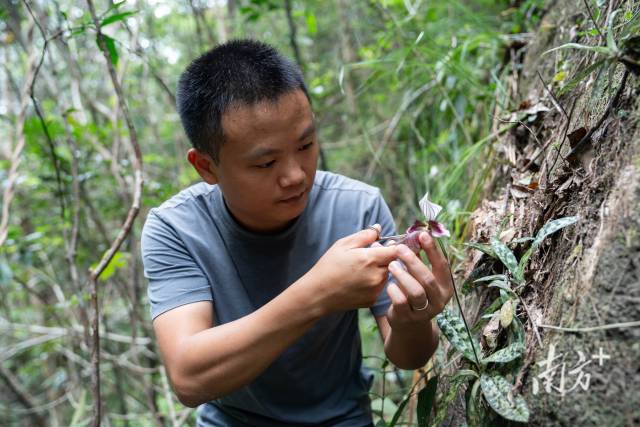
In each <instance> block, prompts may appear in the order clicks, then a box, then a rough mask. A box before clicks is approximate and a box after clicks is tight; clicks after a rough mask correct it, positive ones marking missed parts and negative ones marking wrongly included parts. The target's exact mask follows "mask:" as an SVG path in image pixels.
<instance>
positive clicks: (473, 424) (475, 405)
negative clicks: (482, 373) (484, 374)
mask: <svg viewBox="0 0 640 427" xmlns="http://www.w3.org/2000/svg"><path fill="white" fill-rule="evenodd" d="M483 409H484V408H483V406H482V395H481V394H480V379H479V378H478V379H477V380H476V381H474V383H473V385H472V386H471V391H470V392H469V393H468V396H467V424H468V426H469V427H481V426H484V425H485V423H484V417H483V413H482V412H483Z"/></svg>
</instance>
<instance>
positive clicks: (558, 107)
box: [536, 71, 569, 120]
mask: <svg viewBox="0 0 640 427" xmlns="http://www.w3.org/2000/svg"><path fill="white" fill-rule="evenodd" d="M536 73H537V74H538V78H539V79H540V82H542V87H544V90H545V91H546V92H547V93H548V94H549V96H550V97H551V103H552V104H553V106H554V107H556V109H557V110H558V111H559V112H560V113H562V114H563V115H564V117H565V118H566V119H567V120H569V116H568V115H567V112H566V111H565V109H564V108H562V105H560V103H559V102H558V98H556V96H555V95H554V94H553V92H551V89H549V86H547V84H546V83H545V82H544V79H543V78H542V75H541V74H540V71H536Z"/></svg>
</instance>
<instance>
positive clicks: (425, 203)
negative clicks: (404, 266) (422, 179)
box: [390, 193, 450, 253]
mask: <svg viewBox="0 0 640 427" xmlns="http://www.w3.org/2000/svg"><path fill="white" fill-rule="evenodd" d="M418 204H419V206H420V210H421V211H422V214H423V215H424V218H425V221H420V220H416V221H415V222H414V223H413V225H412V226H411V227H409V228H407V231H406V233H405V234H404V235H400V236H397V237H402V238H401V239H400V241H398V242H397V243H402V244H404V245H406V246H408V247H409V249H411V250H412V251H413V252H415V253H418V252H420V249H421V248H422V247H421V246H420V241H419V240H418V236H420V232H422V231H428V232H430V233H431V235H432V236H433V237H436V238H437V237H449V236H450V233H449V230H447V228H446V227H445V226H444V224H442V223H441V222H438V221H436V217H437V216H438V214H439V213H440V211H441V210H442V206H440V205H437V204H435V203H433V202H430V201H429V193H426V194H425V195H424V197H422V199H420V202H418ZM390 237H396V236H390Z"/></svg>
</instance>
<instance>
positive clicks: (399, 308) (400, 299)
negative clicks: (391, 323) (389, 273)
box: [387, 283, 411, 317]
mask: <svg viewBox="0 0 640 427" xmlns="http://www.w3.org/2000/svg"><path fill="white" fill-rule="evenodd" d="M387 295H389V299H390V300H391V304H392V308H393V313H394V315H395V316H401V317H407V316H409V315H410V312H411V307H409V300H407V297H406V296H405V294H404V293H403V292H402V291H401V290H400V288H399V287H398V285H396V284H395V283H389V284H388V285H387Z"/></svg>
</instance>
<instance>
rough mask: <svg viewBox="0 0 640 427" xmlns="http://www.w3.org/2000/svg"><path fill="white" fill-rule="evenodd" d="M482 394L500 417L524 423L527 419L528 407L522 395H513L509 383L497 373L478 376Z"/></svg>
mask: <svg viewBox="0 0 640 427" xmlns="http://www.w3.org/2000/svg"><path fill="white" fill-rule="evenodd" d="M480 387H481V388H482V394H483V395H484V397H485V399H487V402H488V403H489V405H490V406H491V408H492V409H493V410H494V411H496V412H497V413H498V414H500V415H501V416H502V417H504V418H506V419H508V420H512V421H518V422H521V423H526V422H527V421H529V408H528V407H527V403H526V402H525V401H524V399H523V398H522V396H513V394H512V392H511V387H512V386H511V384H510V383H509V382H508V381H507V380H506V378H504V377H503V376H502V375H499V374H493V375H489V374H482V375H481V376H480Z"/></svg>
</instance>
